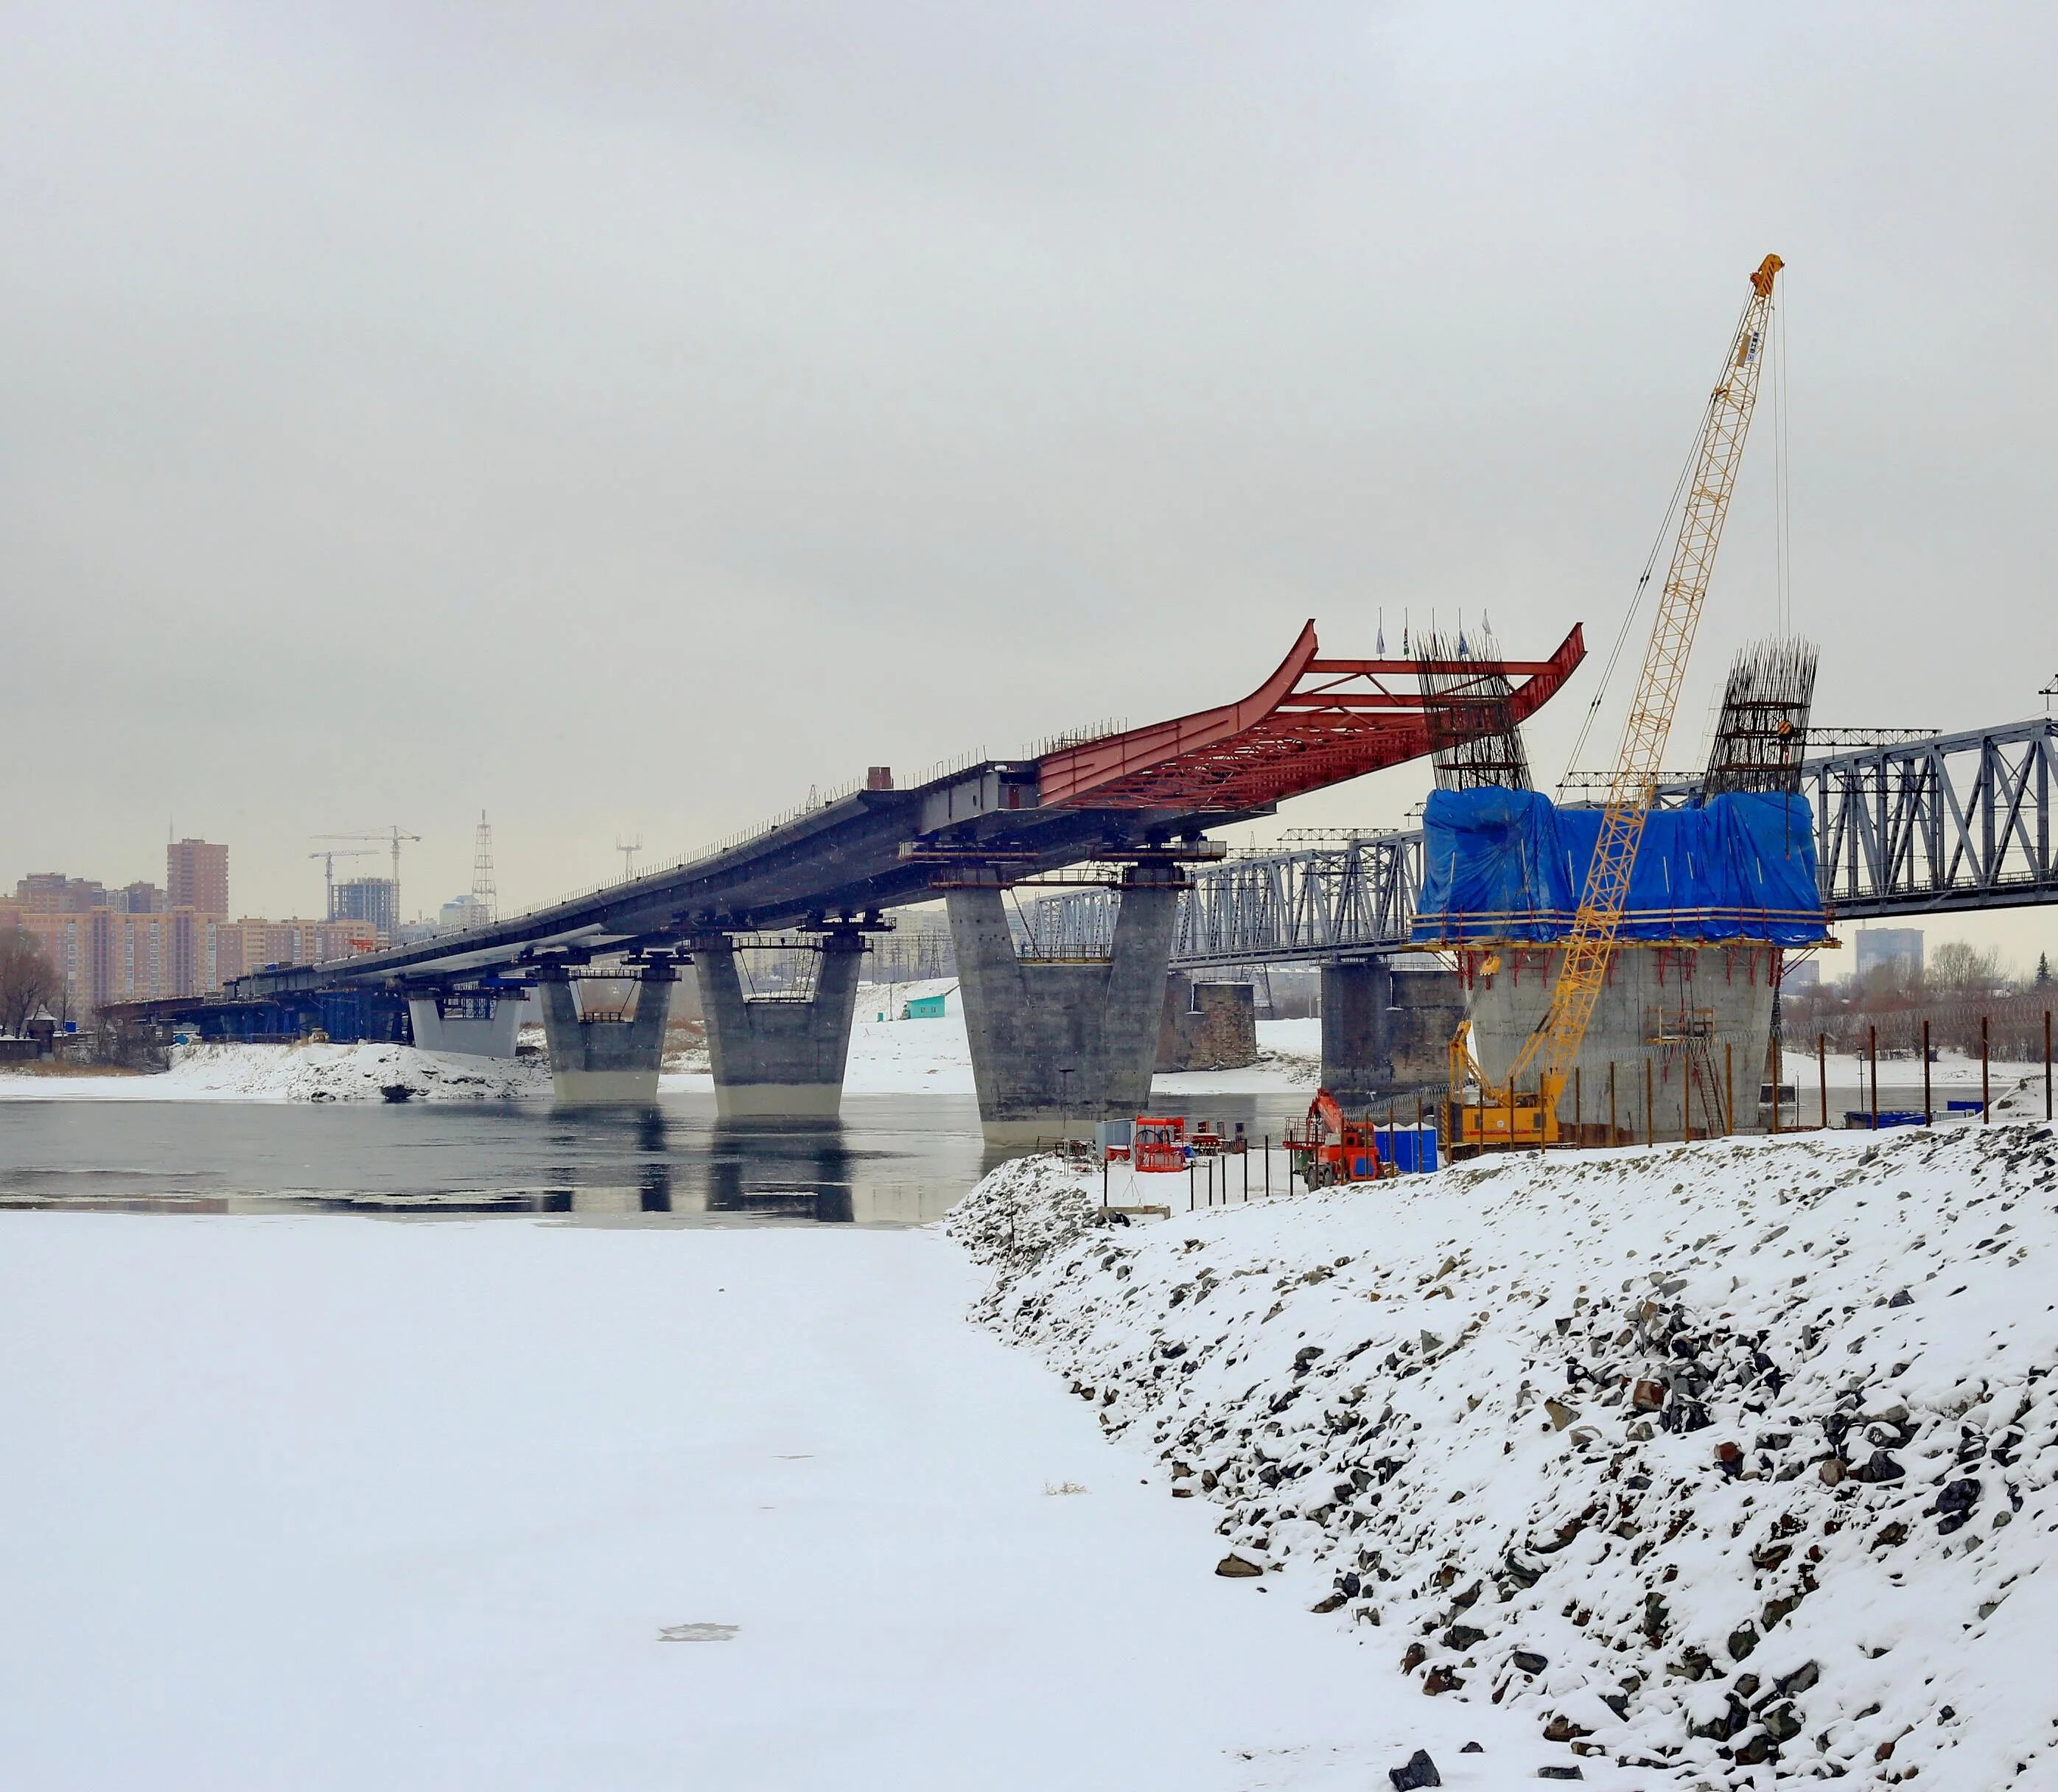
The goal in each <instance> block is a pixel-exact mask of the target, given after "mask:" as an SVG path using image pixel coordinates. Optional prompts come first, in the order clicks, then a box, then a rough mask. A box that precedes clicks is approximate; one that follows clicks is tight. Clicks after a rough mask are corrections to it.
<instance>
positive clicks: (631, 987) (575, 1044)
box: [537, 959, 679, 1105]
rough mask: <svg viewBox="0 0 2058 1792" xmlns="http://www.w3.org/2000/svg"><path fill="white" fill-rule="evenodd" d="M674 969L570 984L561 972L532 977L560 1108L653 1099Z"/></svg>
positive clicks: (659, 964)
mask: <svg viewBox="0 0 2058 1792" xmlns="http://www.w3.org/2000/svg"><path fill="white" fill-rule="evenodd" d="M678 980H679V973H678V969H677V967H676V966H675V965H674V964H672V962H671V961H670V960H669V959H667V960H653V961H652V962H651V963H650V964H645V965H643V966H642V967H640V968H634V969H631V968H625V969H624V970H623V971H622V973H621V974H620V975H606V976H594V975H588V976H583V977H574V976H573V975H571V974H570V972H569V971H566V969H565V968H563V967H562V966H552V967H550V968H548V969H546V970H544V971H539V972H538V976H537V989H538V992H539V993H540V994H541V995H542V1007H543V1037H544V1039H546V1041H547V1042H548V1043H549V1045H550V1083H551V1085H552V1087H554V1089H555V1091H556V1092H557V1098H558V1100H559V1101H561V1102H564V1103H580V1104H595V1103H606V1102H614V1103H621V1102H634V1103H643V1104H646V1105H647V1104H648V1103H652V1102H654V1101H655V1100H656V1099H658V1065H659V1063H660V1061H661V1059H663V1057H664V1055H665V1022H666V1021H667V1020H668V1019H670V1016H671V1009H672V990H673V986H674V985H675V984H676V983H677V982H678Z"/></svg>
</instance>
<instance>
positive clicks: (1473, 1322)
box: [951, 1077, 2058, 1789]
mask: <svg viewBox="0 0 2058 1792" xmlns="http://www.w3.org/2000/svg"><path fill="white" fill-rule="evenodd" d="M2037 1080H2038V1083H2039V1084H2040V1082H2041V1079H2040V1077H2039V1079H2037ZM2038 1095H2039V1099H2040V1095H2041V1091H2040V1087H2039V1090H2038ZM1098 1194H1099V1190H1098V1186H1097V1181H1090V1180H1088V1179H1087V1178H1085V1177H1084V1176H1083V1175H1082V1174H1079V1173H1077V1172H1072V1171H1067V1170H1063V1169H1060V1168H1059V1167H1058V1166H1057V1165H1056V1164H1055V1162H1054V1161H1053V1160H1051V1159H1050V1158H1031V1159H1024V1160H1020V1161H1019V1162H1017V1163H1015V1164H1013V1165H1010V1166H1005V1167H1003V1169H1001V1170H997V1171H995V1173H994V1174H992V1175H991V1176H990V1177H988V1178H987V1180H986V1181H985V1182H983V1183H982V1184H981V1185H980V1187H979V1190H977V1191H976V1193H975V1195H974V1196H973V1197H972V1198H971V1200H970V1201H969V1202H967V1204H966V1205H965V1206H963V1207H961V1208H960V1209H959V1211H958V1213H957V1214H956V1215H955V1217H954V1218H953V1219H952V1222H951V1225H952V1230H953V1231H954V1233H955V1235H956V1236H957V1237H958V1238H959V1239H960V1240H961V1241H963V1242H964V1243H965V1244H966V1245H967V1246H968V1247H969V1248H970V1249H971V1250H973V1251H974V1252H975V1254H977V1255H978V1256H979V1258H981V1259H982V1260H983V1261H984V1262H987V1264H989V1265H990V1266H991V1267H992V1268H993V1269H994V1270H995V1276H996V1279H995V1282H994V1284H993V1285H992V1287H991V1289H990V1290H989V1292H988V1293H987V1295H986V1297H984V1299H983V1301H982V1302H981V1303H980V1305H979V1312H980V1313H982V1314H983V1316H984V1317H986V1318H987V1320H988V1321H990V1322H991V1324H992V1325H994V1326H995V1328H996V1329H998V1330H999V1331H1000V1332H1001V1333H1003V1335H1006V1336H1008V1337H1012V1338H1015V1339H1016V1340H1018V1341H1022V1342H1023V1343H1026V1344H1027V1345H1031V1346H1032V1347H1033V1348H1034V1349H1035V1350H1036V1351H1038V1352H1039V1353H1041V1354H1042V1355H1043V1356H1044V1357H1046V1358H1047V1359H1048V1361H1050V1362H1051V1365H1052V1366H1053V1367H1054V1368H1055V1369H1057V1370H1058V1371H1059V1373H1060V1374H1061V1375H1062V1376H1063V1377H1064V1378H1065V1380H1066V1381H1067V1385H1069V1386H1070V1387H1071V1389H1072V1390H1073V1392H1074V1393H1075V1394H1076V1395H1077V1396H1078V1397H1079V1398H1080V1399H1081V1400H1082V1401H1083V1402H1085V1403H1086V1404H1087V1407H1088V1409H1090V1410H1091V1411H1093V1412H1095V1413H1096V1414H1097V1415H1098V1416H1099V1419H1100V1421H1101V1423H1102V1425H1103V1427H1104V1428H1106V1430H1107V1431H1108V1432H1109V1433H1110V1436H1116V1437H1126V1438H1133V1439H1134V1440H1137V1441H1138V1443H1139V1444H1142V1445H1143V1446H1144V1447H1145V1448H1147V1449H1148V1450H1150V1452H1152V1453H1153V1454H1154V1455H1155V1456H1157V1457H1158V1460H1159V1463H1160V1468H1159V1472H1161V1473H1164V1472H1169V1474H1170V1476H1171V1477H1172V1480H1173V1484H1174V1487H1175V1488H1176V1487H1186V1488H1196V1489H1198V1492H1199V1494H1200V1496H1201V1497H1200V1498H1199V1499H1198V1500H1196V1501H1195V1504H1196V1505H1197V1506H1198V1507H1200V1508H1201V1509H1202V1510H1204V1511H1206V1512H1209V1513H1210V1515H1211V1516H1214V1517H1215V1518H1216V1519H1217V1520H1218V1521H1219V1529H1220V1532H1221V1533H1222V1538H1223V1543H1222V1548H1224V1549H1225V1550H1226V1552H1228V1553H1229V1554H1230V1555H1232V1556H1234V1557H1236V1558H1238V1560H1241V1561H1242V1562H1243V1563H1245V1564H1249V1565H1250V1568H1255V1569H1258V1570H1261V1571H1262V1573H1261V1575H1259V1576H1257V1577H1256V1578H1255V1579H1254V1580H1253V1583H1261V1584H1265V1585H1268V1586H1274V1587H1277V1589H1278V1590H1279V1591H1280V1593H1281V1594H1282V1595H1285V1599H1284V1600H1283V1601H1282V1603H1286V1602H1290V1603H1292V1604H1293V1605H1294V1606H1296V1607H1301V1608H1306V1607H1313V1608H1314V1609H1315V1610H1316V1611H1319V1612H1323V1613H1325V1614H1327V1615H1325V1616H1323V1617H1317V1618H1309V1619H1307V1620H1305V1621H1306V1622H1307V1623H1309V1625H1310V1626H1311V1627H1321V1628H1329V1629H1339V1630H1347V1631H1350V1632H1351V1633H1353V1634H1354V1635H1358V1636H1361V1637H1370V1638H1373V1639H1377V1648H1378V1651H1379V1653H1380V1655H1381V1656H1382V1657H1383V1658H1384V1659H1383V1661H1382V1663H1381V1665H1382V1666H1383V1667H1384V1668H1385V1671H1387V1672H1388V1673H1389V1674H1390V1675H1396V1676H1398V1675H1406V1676H1407V1681H1406V1682H1405V1683H1409V1684H1412V1686H1413V1687H1415V1688H1416V1689H1418V1692H1419V1693H1429V1694H1440V1695H1441V1696H1440V1697H1437V1698H1436V1699H1433V1700H1432V1701H1424V1703H1433V1704H1434V1705H1435V1706H1436V1707H1439V1708H1444V1707H1452V1706H1456V1705H1458V1704H1460V1703H1469V1704H1472V1707H1473V1708H1474V1709H1475V1710H1481V1711H1484V1710H1488V1709H1492V1702H1495V1701H1498V1702H1500V1711H1501V1712H1502V1713H1512V1714H1514V1715H1516V1716H1518V1717H1519V1718H1520V1719H1521V1720H1522V1721H1523V1722H1524V1723H1525V1724H1526V1725H1528V1726H1530V1729H1531V1733H1532V1734H1536V1735H1543V1736H1558V1737H1562V1738H1567V1739H1568V1740H1569V1742H1571V1746H1574V1747H1576V1748H1578V1749H1579V1750H1582V1751H1583V1752H1586V1753H1587V1754H1589V1755H1591V1756H1594V1757H1596V1758H1613V1759H1615V1760H1617V1761H1619V1762H1651V1763H1654V1764H1658V1763H1663V1764H1666V1765H1667V1766H1669V1767H1670V1768H1671V1769H1672V1770H1675V1771H1676V1772H1677V1774H1678V1775H1679V1779H1680V1781H1681V1782H1683V1783H1684V1784H1687V1785H1689V1786H1692V1785H1738V1784H1744V1783H1750V1784H1757V1785H1764V1784H1766V1783H1768V1782H1770V1780H1771V1779H1772V1778H1774V1777H1781V1778H1784V1777H1788V1776H1807V1775H1813V1774H1825V1773H1827V1774H1841V1773H1849V1774H1853V1775H1856V1776H1857V1777H1860V1778H1865V1779H1867V1780H1869V1781H1886V1782H1894V1781H1897V1780H1901V1779H1913V1778H1914V1777H1915V1776H1916V1774H1917V1772H1918V1771H1919V1772H1920V1773H1921V1775H1922V1778H1921V1784H1923V1785H1925V1786H1926V1785H1928V1784H1929V1783H1930V1782H1931V1781H1932V1780H1935V1781H1936V1782H1937V1783H1939V1784H1941V1785H1943V1786H1962V1787H1967V1788H1980V1789H1985V1788H2000V1787H2002V1786H2014V1785H2020V1786H2032V1785H2033V1786H2053V1785H2058V1748H2055V1747H2054V1740H2058V1733H2054V1729H2053V1725H2054V1723H2058V1679H2054V1677H2053V1675H2052V1672H2051V1667H2050V1663H2051V1661H2052V1655H2053V1651H2054V1646H2058V1617H2054V1615H2053V1606H2052V1601H2053V1598H2054V1595H2058V1586H2054V1584H2053V1583H2051V1582H2049V1581H2047V1580H2045V1579H2044V1576H2045V1575H2048V1574H2053V1573H2058V1566H2054V1564H2058V1546H2054V1544H2053V1541H2052V1536H2053V1532H2058V1490H2054V1487H2053V1482H2054V1480H2058V1397H2054V1394H2053V1393H2052V1370H2053V1368H2054V1365H2058V1318H2054V1317H2053V1313H2054V1307H2053V1301H2052V1278H2053V1275H2054V1273H2058V1144H2054V1140H2053V1137H2052V1132H2051V1130H2050V1129H2049V1128H2048V1127H2046V1126H2044V1125H2042V1124H2041V1123H2036V1124H2020V1123H2018V1124H2001V1123H1998V1122H1996V1123H1994V1124H1991V1125H1984V1126H1982V1125H1977V1124H1975V1125H1968V1126H1956V1127H1949V1128H1942V1127H1940V1128H1938V1129H1937V1130H1932V1131H1925V1130H1913V1129H1911V1130H1906V1131H1900V1132H1893V1133H1888V1134H1881V1135H1873V1134H1849V1133H1830V1134H1808V1135H1804V1136H1800V1137H1792V1138H1783V1139H1766V1138H1759V1139H1751V1140H1743V1139H1736V1140H1725V1141H1717V1142H1711V1143H1706V1144H1700V1145H1695V1146H1672V1147H1661V1148H1659V1149H1658V1150H1655V1151H1654V1150H1631V1151H1618V1152H1610V1153H1587V1154H1580V1155H1578V1156H1573V1155H1569V1154H1568V1155H1565V1156H1562V1157H1551V1158H1501V1159H1498V1160H1493V1161H1490V1162H1486V1163H1483V1164H1476V1165H1470V1166H1462V1167H1460V1168H1459V1169H1456V1170H1450V1171H1447V1172H1446V1173H1444V1174H1443V1175H1441V1176H1437V1177H1428V1178H1407V1179H1404V1180H1402V1181H1400V1182H1389V1183H1385V1184H1381V1185H1377V1186H1367V1187H1362V1188H1359V1189H1356V1190H1337V1191H1331V1192H1327V1193H1324V1194H1317V1195H1299V1196H1295V1197H1293V1198H1285V1199H1276V1200H1273V1201H1272V1202H1265V1203H1262V1204H1259V1205H1254V1206H1250V1207H1237V1208H1233V1209H1229V1210H1220V1211H1218V1212H1215V1213H1213V1214H1209V1213H1206V1212H1205V1211H1204V1212H1202V1213H1200V1214H1183V1213H1182V1214H1175V1215H1174V1218H1172V1219H1171V1220H1170V1221H1168V1222H1161V1223H1158V1224H1154V1225H1138V1226H1126V1225H1116V1226H1102V1225H1101V1224H1099V1223H1096V1222H1097V1221H1098V1220H1099V1217H1100V1216H1099V1215H1098V1214H1097V1213H1096V1211H1095V1202H1097V1200H1098ZM1374 1627H1376V1628H1374ZM1588 1765H1589V1774H1591V1762H1589V1764H1588ZM1657 1770H1658V1769H1657V1768H1656V1767H1655V1766H1654V1768H1653V1771H1657ZM2018 1776H2020V1777H2018ZM1672 1777H1673V1775H1672V1773H1670V1772H1668V1773H1667V1774H1666V1780H1667V1783H1670V1782H1671V1779H1672ZM1639 1782H1640V1783H1645V1784H1648V1783H1650V1781H1649V1779H1648V1778H1644V1777H1643V1776H1639Z"/></svg>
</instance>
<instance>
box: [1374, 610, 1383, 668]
mask: <svg viewBox="0 0 2058 1792" xmlns="http://www.w3.org/2000/svg"><path fill="white" fill-rule="evenodd" d="M1372 650H1373V653H1374V654H1377V656H1378V657H1379V658H1381V659H1385V658H1386V612H1385V610H1381V611H1380V613H1379V634H1378V636H1377V638H1376V639H1375V640H1374V641H1373V644H1372Z"/></svg>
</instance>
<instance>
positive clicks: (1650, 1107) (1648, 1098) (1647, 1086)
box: [1643, 1058, 1658, 1145]
mask: <svg viewBox="0 0 2058 1792" xmlns="http://www.w3.org/2000/svg"><path fill="white" fill-rule="evenodd" d="M1657 1115H1658V1104H1657V1103H1656V1101H1655V1099H1653V1097H1652V1095H1651V1060H1650V1059H1648V1058H1646V1059H1644V1060H1643V1142H1644V1143H1645V1144H1647V1145H1655V1144H1656V1143H1657V1142H1658V1119H1657Z"/></svg>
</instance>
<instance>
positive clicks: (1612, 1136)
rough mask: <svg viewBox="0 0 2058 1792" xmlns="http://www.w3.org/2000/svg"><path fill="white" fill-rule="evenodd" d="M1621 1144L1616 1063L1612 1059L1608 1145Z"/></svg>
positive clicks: (1610, 1064) (1610, 1067) (1609, 1084)
mask: <svg viewBox="0 0 2058 1792" xmlns="http://www.w3.org/2000/svg"><path fill="white" fill-rule="evenodd" d="M1621 1142H1622V1128H1621V1126H1619V1125H1618V1124H1617V1123H1616V1121H1615V1063H1614V1060H1613V1059H1610V1060H1609V1063H1608V1143H1609V1144H1611V1145H1619V1144H1620V1143H1621Z"/></svg>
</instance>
